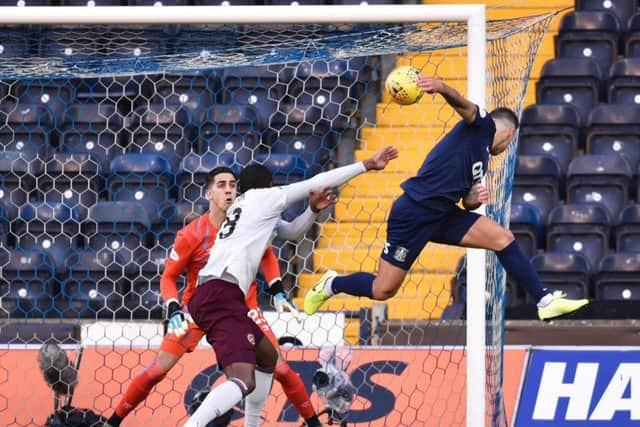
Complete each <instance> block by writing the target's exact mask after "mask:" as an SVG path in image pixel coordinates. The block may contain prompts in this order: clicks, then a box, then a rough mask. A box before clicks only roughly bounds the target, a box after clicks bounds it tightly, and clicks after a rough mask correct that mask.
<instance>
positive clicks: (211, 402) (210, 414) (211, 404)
mask: <svg viewBox="0 0 640 427" xmlns="http://www.w3.org/2000/svg"><path fill="white" fill-rule="evenodd" d="M240 384H244V383H243V382H242V381H240V380H238V379H237V378H232V379H229V380H227V381H225V382H223V383H222V384H220V385H219V386H217V387H215V388H214V389H213V390H211V392H210V393H209V394H208V395H207V397H206V398H205V399H204V400H203V401H202V404H200V406H199V407H198V409H197V410H196V412H194V413H193V414H192V415H191V417H189V420H187V423H186V424H185V425H184V427H205V426H206V425H207V424H208V423H209V421H211V420H213V419H215V418H218V417H219V416H220V415H222V414H224V413H225V412H227V411H228V410H229V409H231V408H233V407H234V406H235V405H236V404H237V403H238V402H240V401H241V400H242V397H243V396H244V392H243V390H244V391H246V387H244V389H243V388H242V387H241V385H240Z"/></svg>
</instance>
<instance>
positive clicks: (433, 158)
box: [401, 108, 496, 203]
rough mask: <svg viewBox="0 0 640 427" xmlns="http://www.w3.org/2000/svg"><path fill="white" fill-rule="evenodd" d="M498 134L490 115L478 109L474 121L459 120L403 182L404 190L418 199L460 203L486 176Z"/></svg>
mask: <svg viewBox="0 0 640 427" xmlns="http://www.w3.org/2000/svg"><path fill="white" fill-rule="evenodd" d="M495 133H496V125H495V123H494V121H493V119H492V118H491V116H490V115H489V114H488V113H487V112H486V111H485V110H483V109H482V108H478V112H477V113H476V118H475V120H474V121H473V123H467V122H465V121H464V120H460V121H459V122H458V123H457V124H456V125H455V126H454V128H453V129H451V131H449V133H447V134H446V135H445V136H444V137H443V138H442V139H441V140H440V142H438V143H437V144H436V146H435V147H433V150H431V152H429V154H428V155H427V157H426V159H425V160H424V162H423V163H422V166H421V167H420V170H418V174H417V175H416V176H414V177H413V178H409V179H408V180H406V181H405V182H403V183H402V185H401V187H402V189H403V190H404V192H405V193H406V194H407V195H408V196H409V197H411V198H412V199H413V200H415V201H417V202H424V201H426V200H428V199H433V198H442V197H444V198H447V199H449V200H451V201H452V202H453V203H457V202H458V201H459V200H460V198H461V197H463V196H465V195H466V194H467V193H468V192H469V190H470V189H471V186H472V185H473V184H476V183H477V182H480V180H481V179H482V177H483V176H484V174H485V172H486V170H487V161H488V160H489V150H490V149H491V144H492V143H493V136H494V135H495Z"/></svg>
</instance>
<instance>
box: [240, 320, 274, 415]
mask: <svg viewBox="0 0 640 427" xmlns="http://www.w3.org/2000/svg"><path fill="white" fill-rule="evenodd" d="M255 326H256V329H259V328H258V327H257V325H255ZM257 338H258V334H256V339H257ZM257 344H258V345H257V346H256V370H255V373H254V375H255V389H254V390H253V392H252V393H250V394H249V395H248V396H247V398H246V399H245V404H244V425H245V427H258V426H259V425H260V417H261V415H262V410H263V409H264V405H265V404H266V403H267V398H268V397H269V392H270V391H271V384H272V382H273V372H274V370H275V368H276V364H277V361H278V352H277V351H276V348H275V347H274V345H273V344H272V343H271V341H270V340H269V339H268V338H267V337H266V336H264V335H262V337H261V339H260V341H259V342H258V343H257Z"/></svg>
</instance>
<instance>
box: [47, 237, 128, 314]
mask: <svg viewBox="0 0 640 427" xmlns="http://www.w3.org/2000/svg"><path fill="white" fill-rule="evenodd" d="M67 265H68V268H67V275H66V276H65V277H64V278H63V279H62V283H61V294H60V305H59V310H60V312H61V314H62V317H64V318H80V319H98V318H100V319H113V318H116V317H128V316H127V313H126V312H124V313H123V311H124V308H123V295H125V294H126V293H127V292H128V291H129V288H130V284H129V283H128V281H127V279H126V278H127V277H131V276H132V275H133V274H134V273H135V271H133V270H132V269H131V268H132V266H131V265H130V264H129V263H128V261H127V260H126V259H125V258H124V257H122V256H121V253H120V252H118V251H112V250H110V249H109V248H103V249H98V250H96V249H86V250H83V251H76V252H74V253H73V254H72V256H71V257H70V258H69V260H68V264H67Z"/></svg>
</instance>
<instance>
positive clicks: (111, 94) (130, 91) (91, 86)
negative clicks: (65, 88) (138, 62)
mask: <svg viewBox="0 0 640 427" xmlns="http://www.w3.org/2000/svg"><path fill="white" fill-rule="evenodd" d="M71 83H72V84H73V87H74V92H75V98H76V100H77V101H78V102H80V103H100V104H111V105H113V106H117V107H118V108H122V109H123V112H129V111H131V110H132V105H133V100H135V99H137V98H138V97H142V98H144V99H150V98H151V96H152V95H153V93H154V86H153V82H152V81H151V80H150V79H149V78H148V77H147V76H140V75H135V76H119V75H112V76H100V77H95V78H83V79H74V80H72V81H71Z"/></svg>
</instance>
